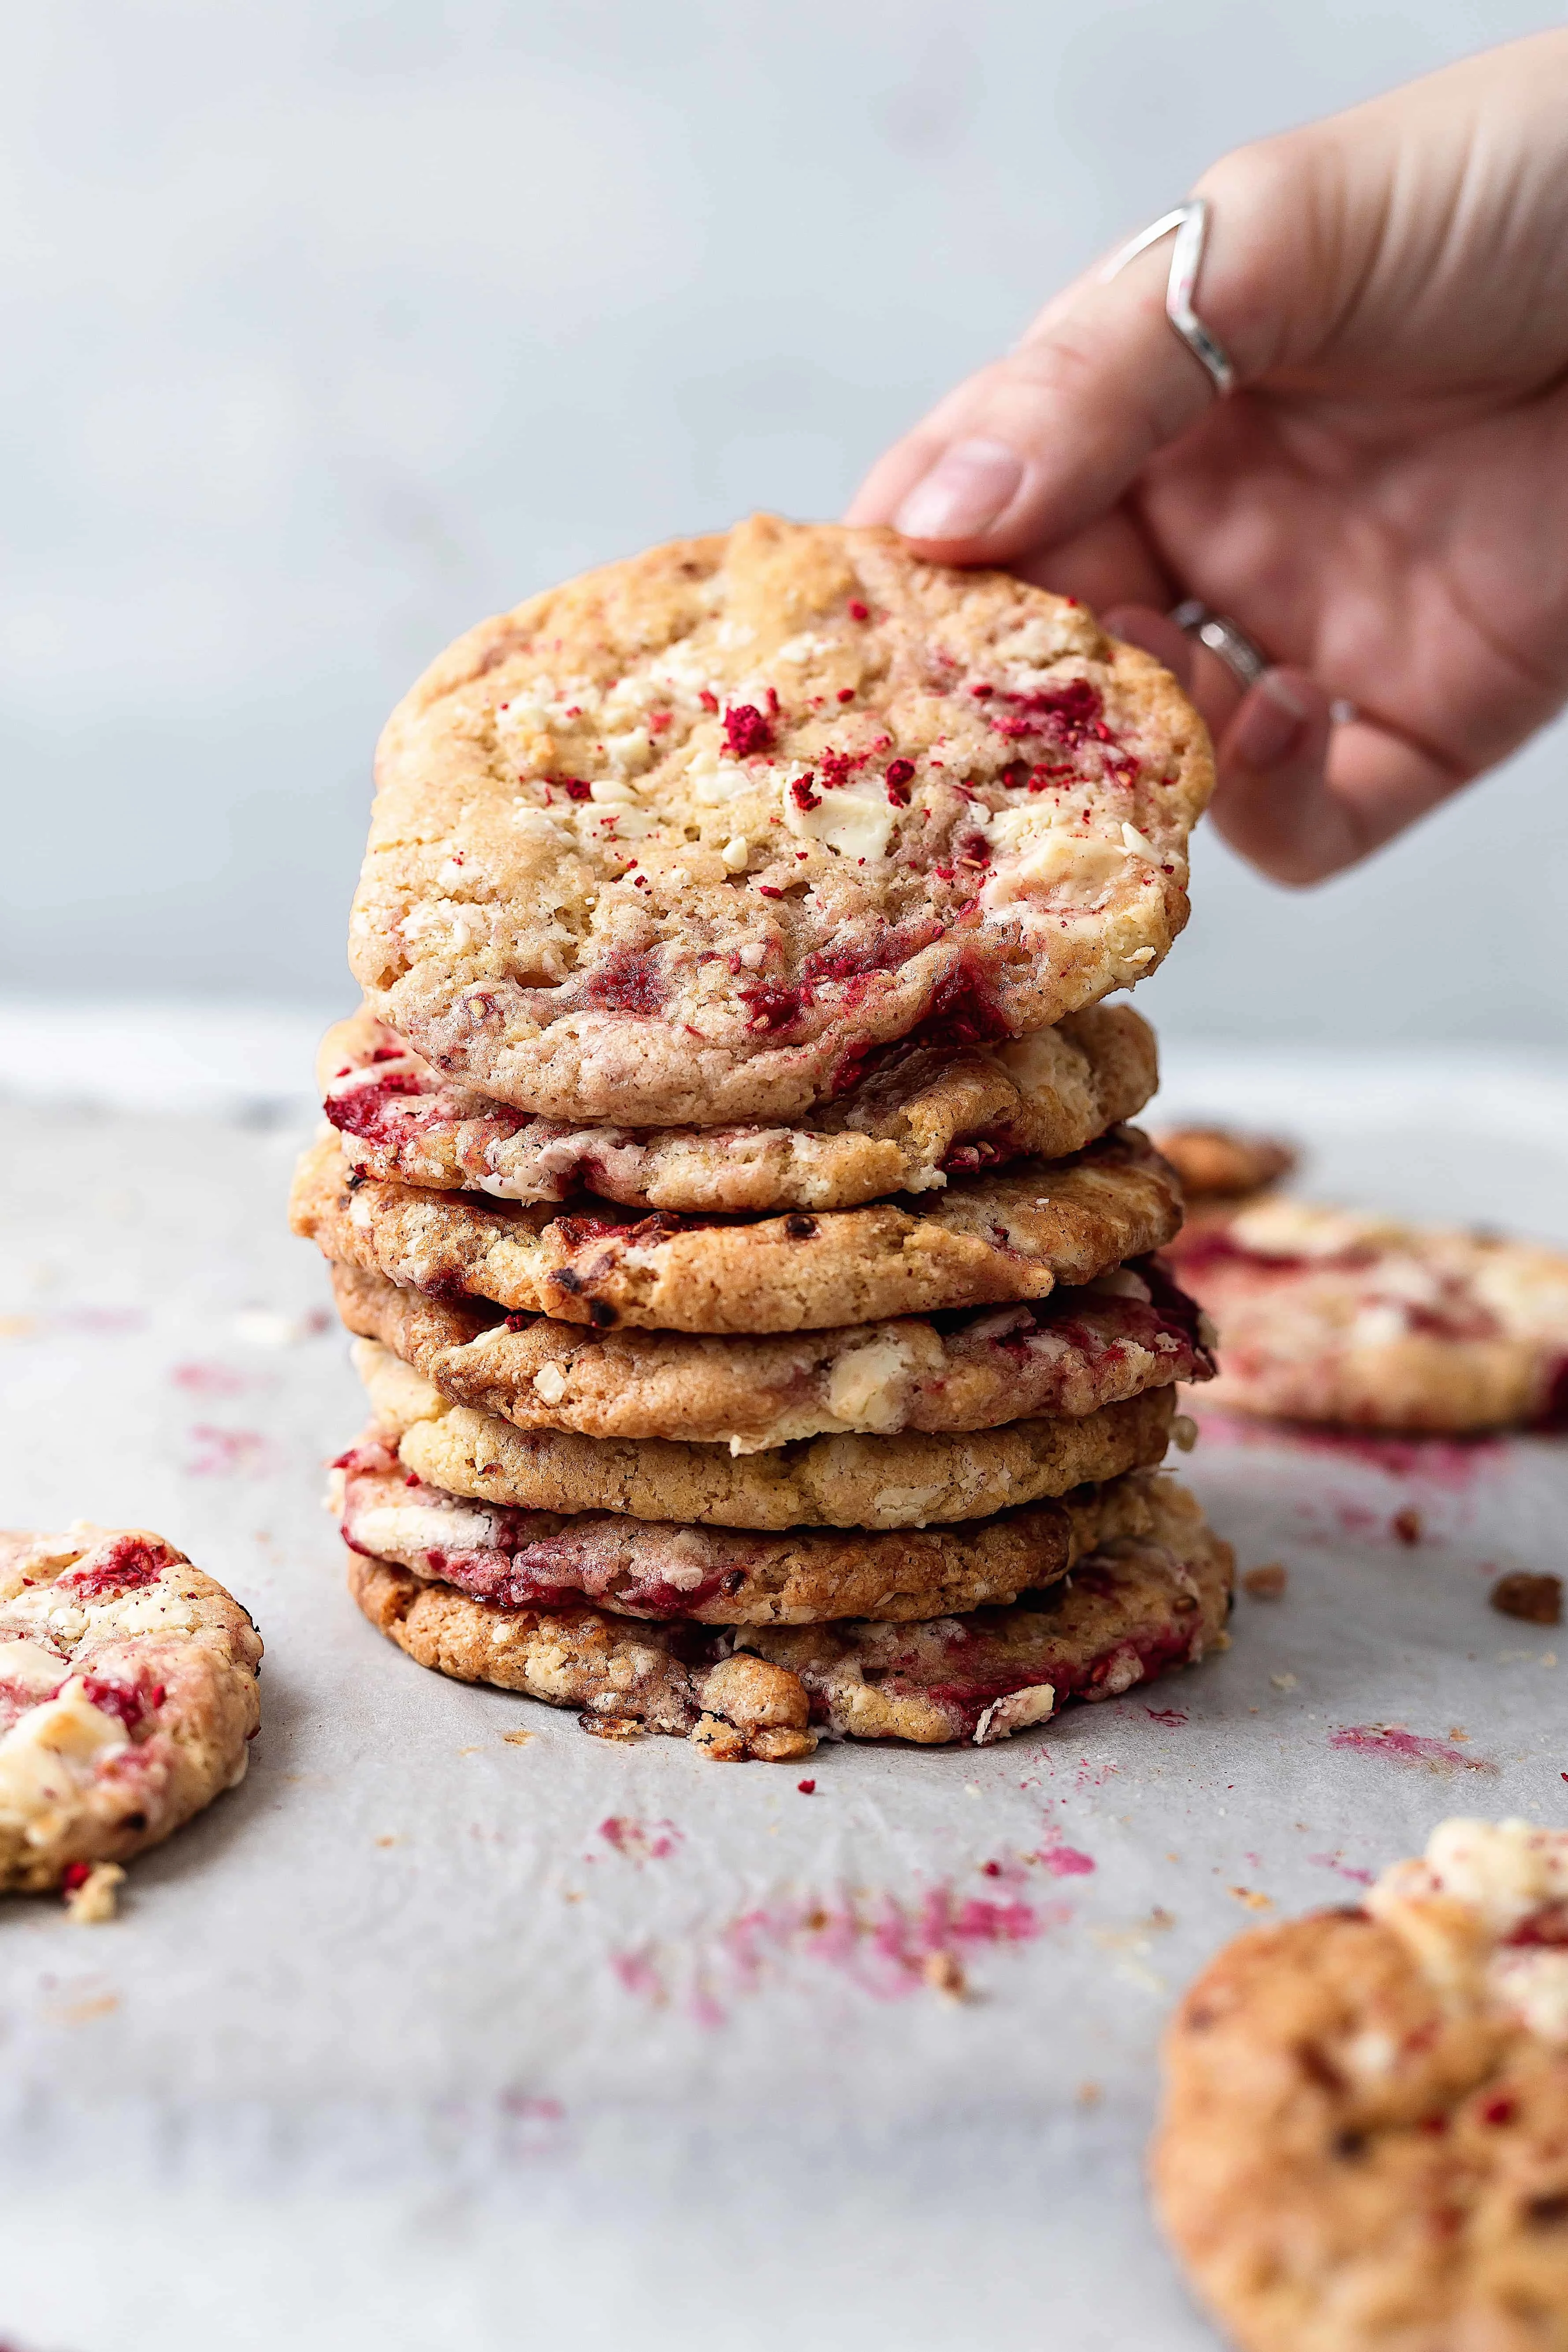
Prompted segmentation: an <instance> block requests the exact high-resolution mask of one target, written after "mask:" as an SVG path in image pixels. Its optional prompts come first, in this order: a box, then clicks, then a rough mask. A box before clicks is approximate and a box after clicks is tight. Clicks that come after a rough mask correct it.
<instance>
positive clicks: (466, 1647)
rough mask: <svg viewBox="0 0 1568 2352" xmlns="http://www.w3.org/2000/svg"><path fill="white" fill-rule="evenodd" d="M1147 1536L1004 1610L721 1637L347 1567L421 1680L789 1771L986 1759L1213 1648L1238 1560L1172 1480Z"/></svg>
mask: <svg viewBox="0 0 1568 2352" xmlns="http://www.w3.org/2000/svg"><path fill="white" fill-rule="evenodd" d="M1151 1509H1152V1518H1153V1528H1152V1533H1151V1534H1150V1535H1148V1536H1146V1537H1126V1538H1118V1539H1116V1540H1113V1541H1111V1542H1110V1543H1108V1544H1107V1545H1106V1546H1105V1547H1104V1549H1101V1550H1100V1551H1096V1552H1093V1553H1091V1554H1090V1555H1089V1557H1088V1558H1087V1559H1084V1560H1082V1561H1081V1562H1080V1563H1079V1566H1078V1568H1077V1569H1076V1570H1074V1572H1073V1574H1072V1576H1071V1577H1070V1578H1068V1579H1065V1580H1062V1581H1061V1582H1058V1583H1057V1584H1054V1585H1053V1586H1051V1588H1050V1590H1049V1591H1047V1592H1045V1593H1042V1594H1038V1595H1031V1596H1030V1597H1029V1599H1028V1600H1026V1601H1020V1602H1018V1603H1017V1604H1016V1606H1015V1607H1013V1608H1008V1609H983V1610H978V1611H975V1612H971V1613H969V1614H967V1615H961V1616H949V1617H940V1618H937V1619H934V1620H932V1621H931V1622H924V1623H920V1624H913V1625H910V1624H886V1623H882V1622H877V1621H875V1620H862V1621H860V1622H849V1623H845V1624H837V1625H821V1626H795V1627H786V1626H779V1627H773V1628H763V1627H759V1628H754V1629H748V1630H743V1631H742V1632H741V1633H738V1634H737V1633H726V1632H717V1631H713V1630H710V1629H708V1628H705V1627H703V1626H700V1625H694V1624H689V1623H677V1624H663V1625H646V1624H638V1625H633V1624H629V1623H628V1622H627V1621H626V1619H625V1618H624V1617H616V1616H613V1615H612V1614H610V1612H608V1611H606V1610H603V1609H594V1608H589V1607H586V1606H583V1607H579V1608H562V1609H537V1608H522V1609H511V1610H509V1609H504V1608H501V1607H499V1606H498V1605H497V1604H496V1603H495V1602H494V1601H476V1600H473V1599H470V1597H469V1596H468V1594H467V1593H463V1592H458V1591H454V1590H453V1589H452V1588H451V1587H450V1586H447V1585H444V1584H432V1583H429V1582H426V1580H423V1579H422V1578H420V1577H417V1576H413V1575H411V1574H410V1573H409V1572H408V1570H406V1569H402V1568H395V1567H393V1566H391V1565H390V1564H389V1563H388V1562H386V1561H384V1560H379V1559H366V1558H363V1557H361V1556H359V1555H357V1554H356V1555H354V1556H353V1559H352V1561H351V1566H350V1570H349V1585H350V1590H351V1591H353V1596H354V1598H355V1600H356V1601H358V1603H359V1605H360V1607H361V1609H363V1612H364V1613H365V1615H366V1616H367V1617H368V1618H369V1619H370V1621H371V1622H372V1623H373V1624H374V1625H376V1626H379V1628H380V1629H381V1631H382V1632H383V1633H385V1634H387V1635H388V1636H389V1637H390V1638H391V1639H392V1640H393V1641H395V1643H397V1644H398V1646H399V1648H401V1649H404V1650H405V1651H406V1652H407V1653H408V1654H409V1656H410V1657H412V1658H415V1659H416V1660H417V1661H418V1663H419V1664H421V1665H424V1666H433V1667H434V1668H436V1670H437V1672H438V1673H441V1674H445V1675H452V1676H454V1677H455V1679H456V1680H458V1681H459V1682H486V1683H495V1684H498V1685H500V1687H501V1688H502V1689H504V1690H517V1691H525V1692H526V1693H527V1694H528V1695H529V1696H530V1697H532V1698H542V1699H546V1700H548V1701H549V1702H550V1703H551V1704H552V1706H575V1707H581V1708H583V1709H584V1714H585V1717H586V1718H587V1720H588V1721H589V1722H590V1724H591V1725H596V1727H599V1728H601V1729H604V1730H607V1731H610V1732H613V1733H616V1732H635V1731H636V1730H637V1728H638V1727H641V1728H642V1729H645V1730H649V1731H664V1732H669V1733H673V1734H674V1735H675V1736H676V1737H677V1738H680V1737H685V1738H692V1739H694V1740H695V1741H696V1742H697V1744H698V1745H699V1746H700V1747H702V1748H705V1749H706V1750H707V1752H708V1753H709V1754H710V1756H713V1757H716V1758H719V1759H722V1760H731V1759H740V1758H742V1757H745V1756H753V1757H760V1758H763V1759H769V1760H776V1761H784V1760H787V1759H792V1758H794V1757H796V1756H801V1755H805V1754H806V1753H808V1752H809V1750H810V1749H811V1748H812V1747H813V1746H814V1745H815V1743H816V1731H817V1728H818V1727H820V1728H821V1729H823V1730H825V1731H827V1732H829V1733H836V1734H837V1735H838V1736H840V1737H842V1738H852V1739H901V1740H911V1741H914V1742H915V1743H917V1744H918V1745H920V1746H922V1747H933V1746H941V1745H942V1744H944V1743H946V1742H949V1741H954V1740H967V1741H973V1743H975V1744H976V1745H977V1746H980V1747H987V1746H989V1745H991V1744H992V1743H993V1742H994V1741H996V1740H999V1739H1005V1738H1007V1737H1008V1735H1009V1734H1010V1733H1012V1732H1015V1731H1021V1730H1023V1729H1025V1728H1026V1727H1027V1726H1028V1725H1030V1724H1034V1723H1044V1722H1045V1721H1047V1718H1048V1717H1051V1716H1052V1715H1054V1714H1056V1713H1058V1711H1059V1709H1060V1708H1061V1707H1062V1706H1066V1705H1067V1704H1068V1703H1069V1702H1070V1701H1072V1700H1076V1699H1102V1698H1113V1697H1116V1696H1120V1694H1121V1692H1122V1691H1125V1690H1130V1689H1131V1687H1132V1685H1134V1684H1136V1683H1141V1682H1145V1681H1151V1680H1152V1679H1153V1678H1154V1677H1155V1676H1156V1675H1163V1674H1166V1673H1169V1672H1170V1671H1171V1670H1172V1669H1173V1667H1176V1666H1179V1665H1187V1664H1195V1663H1196V1662H1197V1660H1198V1659H1200V1658H1201V1657H1202V1656H1203V1655H1204V1654H1205V1651H1206V1650H1210V1649H1214V1648H1215V1647H1217V1646H1220V1645H1221V1644H1222V1643H1223V1642H1224V1639H1225V1635H1224V1633H1223V1631H1222V1628H1223V1626H1224V1622H1225V1617H1226V1610H1227V1608H1228V1606H1229V1596H1230V1582H1231V1574H1232V1561H1231V1555H1230V1552H1229V1550H1228V1548H1227V1547H1226V1545H1224V1544H1222V1543H1220V1542H1219V1541H1218V1540H1217V1538H1215V1536H1214V1535H1213V1534H1211V1532H1210V1531H1209V1529H1208V1528H1206V1527H1205V1524H1204V1520H1203V1517H1202V1514H1201V1513H1200V1511H1199V1510H1198V1507H1197V1505H1196V1504H1195V1503H1194V1501H1193V1499H1192V1497H1191V1496H1189V1495H1187V1494H1185V1493H1184V1491H1183V1490H1182V1489H1181V1488H1180V1487H1175V1486H1171V1485H1170V1484H1169V1482H1168V1481H1166V1480H1163V1479H1162V1480H1160V1481H1158V1482H1157V1483H1156V1486H1155V1488H1154V1492H1153V1494H1152V1497H1151Z"/></svg>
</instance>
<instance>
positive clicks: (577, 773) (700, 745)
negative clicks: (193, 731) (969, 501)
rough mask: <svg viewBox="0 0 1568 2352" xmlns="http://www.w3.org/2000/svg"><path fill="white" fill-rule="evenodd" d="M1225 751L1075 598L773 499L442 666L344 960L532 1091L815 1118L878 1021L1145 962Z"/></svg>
mask: <svg viewBox="0 0 1568 2352" xmlns="http://www.w3.org/2000/svg"><path fill="white" fill-rule="evenodd" d="M1213 774H1214V771H1213V760H1212V756H1211V752H1210V749H1209V743H1208V739H1207V736H1206V735H1205V730H1204V727H1203V722H1202V721H1201V719H1199V718H1198V717H1197V714H1196V713H1195V711H1194V709H1193V708H1192V706H1191V705H1190V704H1189V703H1188V702H1187V700H1186V699H1185V698H1184V695H1183V694H1182V692H1181V690H1180V688H1178V687H1177V685H1176V683H1175V681H1174V679H1173V678H1172V677H1170V676H1169V674H1168V673H1167V672H1166V671H1164V670H1163V669H1162V668H1161V667H1160V666H1159V664H1158V663H1157V662H1155V661H1153V660H1152V658H1151V657H1150V656H1148V655H1147V654H1144V653H1142V652H1141V651H1139V650H1138V649H1137V648H1136V647H1134V646H1126V645H1119V644H1117V643H1116V642H1114V641H1113V640H1112V639H1110V638H1109V637H1107V636H1106V635H1104V634H1103V632H1102V631H1101V630H1100V627H1099V626H1098V625H1097V624H1096V622H1095V620H1094V618H1093V616H1092V615H1091V614H1089V612H1088V611H1086V610H1085V608H1084V607H1083V606H1082V605H1080V604H1076V603H1073V602H1070V601H1068V600H1064V599H1063V598H1061V597H1058V596H1053V595H1051V594H1049V593H1047V591H1046V590H1044V589H1041V588H1036V587H1031V586H1029V585H1027V584H1026V583H1024V582H1022V581H1020V580H1017V579H1016V578H1014V577H1013V576H1012V575H1011V574H1009V573H1005V572H981V571H964V572H960V571H954V570H949V569H946V568H944V567H942V566H940V565H936V564H930V563H922V562H918V561H917V560H916V559H915V558H914V557H912V556H911V555H910V552H909V551H908V549H907V547H906V546H905V544H904V542H903V541H901V540H900V539H899V538H898V537H897V536H896V534H895V533H893V532H892V531H889V530H846V529H843V528H841V527H839V526H836V525H831V524H829V525H801V524H792V523H786V522H780V521H778V520H775V519H774V518H773V517H771V516H766V515H760V516H756V517H753V518H752V520H750V521H749V522H744V523H742V524H739V525H737V527H736V528H735V529H734V530H731V531H729V532H725V533H719V534H714V535H712V536H710V537H707V538H702V539H689V540H679V541H675V542H674V543H673V544H672V545H670V546H668V547H660V548H655V549H653V550H652V551H650V552H648V553H647V554H645V555H640V556H637V557H634V558H632V559H630V560H629V561H627V562H620V563H614V564H610V565H607V566H606V567H605V569H604V570H602V571H599V572H592V573H589V574H588V575H587V576H586V577H585V578H584V579H581V580H577V581H574V582H572V583H569V584H567V585H566V586H564V587H562V588H559V589H555V590H552V592H550V593H547V594H545V595H542V596H536V597H534V598H533V599H532V600H531V602H530V603H529V604H524V605H521V606H520V607H519V609H518V610H517V611H516V612H514V613H510V614H502V615H500V617H498V618H496V619H494V620H490V621H486V622H483V623H481V624H480V625H479V627H478V628H475V629H472V630H470V631H469V632H468V635H467V636H465V637H461V638H459V639H458V643H457V644H456V645H454V646H451V647H450V648H449V649H448V651H447V653H446V654H444V655H442V656H441V657H440V658H439V659H438V660H437V662H436V663H435V664H434V665H433V666H432V667H431V668H430V669H429V670H427V671H426V674H425V676H424V677H422V678H421V679H420V680H419V681H418V683H417V684H416V686H415V687H414V688H413V689H412V691H411V692H410V693H409V694H408V695H407V696H406V697H405V700H404V701H403V702H402V704H401V705H400V706H399V708H398V709H397V710H396V711H395V713H394V714H393V717H392V719H390V721H389V722H388V725H387V727H386V730H385V732H384V735H383V737H382V740H381V744H380V748H379V750H378V752H377V756H376V781H377V794H376V802H375V809H374V815H373V818H372V822H371V835H370V844H369V848H368V851H367V853H366V857H365V863H364V869H363V876H362V877H361V882H360V887H359V890H358V893H357V895H356V898H355V900H354V909H353V917H352V919H351V925H350V960H351V962H352V964H353V971H354V975H355V977H356V979H358V980H359V981H360V982H361V983H362V985H363V988H364V991H365V993H366V995H367V997H368V998H369V1000H370V1003H371V1005H372V1007H373V1010H374V1012H375V1013H376V1014H377V1016H378V1017H379V1018H380V1019H382V1020H384V1021H385V1022H386V1023H388V1024H389V1025H390V1026H391V1027H392V1028H393V1029H395V1031H396V1032H397V1034H399V1035H400V1036H402V1037H405V1038H406V1039H407V1040H408V1042H409V1043H410V1044H411V1045H414V1046H415V1047H416V1049H417V1050H418V1051H419V1052H420V1053H421V1054H422V1055H425V1057H426V1059H427V1060H428V1061H430V1062H432V1063H434V1064H435V1065H436V1066H437V1067H438V1068H440V1069H442V1070H444V1071H446V1072H447V1073H448V1074H450V1075H451V1076H455V1077H459V1078H462V1079H464V1080H466V1081H467V1082H468V1083H469V1084H470V1085H472V1086H474V1087H478V1088H479V1089H480V1090H481V1091H482V1092H484V1093H485V1094H488V1095H490V1096H493V1097H497V1098H499V1099H500V1100H501V1101H504V1102H510V1103H512V1104H514V1105H516V1106H518V1107H519V1108H522V1109H525V1110H529V1111H533V1112H538V1113H541V1114H542V1115H544V1116H545V1117H548V1118H557V1119H564V1120H568V1121H572V1122H574V1123H578V1124H626V1125H634V1126H650V1125H658V1126H675V1125H679V1126H687V1125H693V1126H726V1125H728V1124H730V1123H731V1121H734V1120H738V1119H754V1118H765V1119H769V1120H778V1119H788V1118H795V1117H798V1116H799V1115H800V1114H801V1113H802V1112H804V1111H805V1110H808V1109H809V1108H811V1107H812V1106H813V1105H815V1104H816V1103H819V1102H822V1101H826V1100H829V1099H831V1098H832V1097H833V1096H834V1095H835V1094H836V1093H837V1092H838V1091H839V1090H840V1089H841V1088H842V1087H845V1086H847V1084H849V1083H851V1082H852V1079H853V1076H854V1073H855V1071H856V1069H857V1068H858V1065H859V1064H860V1063H861V1062H862V1061H863V1060H864V1058H865V1056H866V1055H867V1054H868V1052H869V1051H871V1050H872V1049H874V1048H875V1047H877V1046H879V1045H887V1044H889V1043H890V1042H892V1041H893V1040H895V1039H900V1038H904V1037H908V1036H910V1034H915V1033H921V1034H924V1036H925V1037H926V1038H927V1040H928V1041H929V1042H932V1043H940V1044H943V1045H969V1044H973V1043H975V1042H985V1041H988V1040H992V1039H995V1038H1000V1037H1005V1036H1023V1035H1026V1034H1029V1033H1031V1032H1032V1031H1035V1030H1038V1029H1047V1028H1049V1027H1050V1026H1051V1025H1052V1024H1054V1023H1056V1022H1058V1021H1059V1020H1061V1019H1062V1018H1063V1016H1064V1015H1065V1014H1068V1013H1074V1012H1077V1011H1079V1010H1081V1009H1082V1008H1083V1007H1084V1006H1086V1005H1089V1004H1093V1003H1098V1002H1099V1000H1100V998H1101V997H1103V996H1105V995H1107V994H1109V993H1110V992H1111V991H1112V990H1114V989H1117V988H1121V987H1126V986H1129V985H1131V982H1134V981H1136V980H1138V979H1141V978H1142V976H1143V975H1144V974H1145V973H1147V972H1149V971H1152V970H1153V968H1154V966H1155V965H1156V964H1157V963H1158V962H1159V961H1160V959H1161V957H1162V956H1163V954H1164V952H1165V950H1166V949H1167V948H1168V947H1169V946H1170V944H1171V941H1172V940H1173V939H1174V938H1175V936H1176V934H1177V932H1178V931H1179V930H1180V929H1181V928H1182V925H1183V924H1184V921H1185V919H1186V913H1187V898H1186V877H1187V863H1186V839H1187V835H1188V832H1189V830H1190V828H1191V827H1192V825H1193V824H1194V822H1195V821H1196V819H1197V817H1198V815H1199V814H1200V813H1201V811H1202V809H1203V807H1204V805H1205V802H1206V801H1207V798H1208V795H1209V793H1210V790H1211V788H1212V784H1213Z"/></svg>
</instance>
